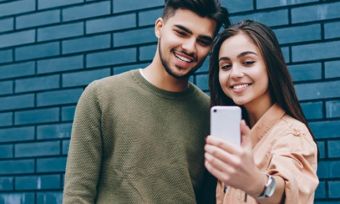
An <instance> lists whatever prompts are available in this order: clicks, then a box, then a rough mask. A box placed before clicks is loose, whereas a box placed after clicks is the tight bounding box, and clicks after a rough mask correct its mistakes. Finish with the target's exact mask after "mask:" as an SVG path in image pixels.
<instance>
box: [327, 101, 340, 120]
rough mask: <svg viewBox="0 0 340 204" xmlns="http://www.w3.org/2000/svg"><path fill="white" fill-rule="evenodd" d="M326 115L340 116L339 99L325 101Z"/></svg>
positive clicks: (329, 116)
mask: <svg viewBox="0 0 340 204" xmlns="http://www.w3.org/2000/svg"><path fill="white" fill-rule="evenodd" d="M326 116H327V118H336V117H340V101H327V102H326Z"/></svg>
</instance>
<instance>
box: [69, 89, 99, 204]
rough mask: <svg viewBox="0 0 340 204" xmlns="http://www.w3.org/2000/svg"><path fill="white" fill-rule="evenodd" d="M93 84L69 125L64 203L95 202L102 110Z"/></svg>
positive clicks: (82, 98)
mask: <svg viewBox="0 0 340 204" xmlns="http://www.w3.org/2000/svg"><path fill="white" fill-rule="evenodd" d="M98 98H99V97H98V92H97V91H96V83H95V82H93V83H91V84H90V85H89V86H88V87H87V88H86V89H85V91H84V92H83V94H82V95H81V97H80V99H79V102H78V105H77V108H76V113H75V118H74V122H73V126H72V135H71V141H70V146H69V152H68V157H67V164H66V172H65V185H64V193H63V194H64V195H63V203H64V204H68V203H94V202H95V198H96V195H97V183H98V177H99V172H100V168H101V158H102V138H101V110H100V105H99V100H98Z"/></svg>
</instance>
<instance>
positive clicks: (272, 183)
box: [264, 176, 276, 197]
mask: <svg viewBox="0 0 340 204" xmlns="http://www.w3.org/2000/svg"><path fill="white" fill-rule="evenodd" d="M268 179H269V181H268V185H267V186H266V189H265V192H264V196H265V197H271V196H272V195H273V194H274V192H275V187H276V182H275V179H274V177H272V176H269V178H268Z"/></svg>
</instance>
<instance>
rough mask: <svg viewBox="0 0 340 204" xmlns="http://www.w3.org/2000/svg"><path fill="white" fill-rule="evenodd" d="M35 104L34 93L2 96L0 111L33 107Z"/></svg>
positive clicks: (0, 98)
mask: <svg viewBox="0 0 340 204" xmlns="http://www.w3.org/2000/svg"><path fill="white" fill-rule="evenodd" d="M33 106H34V95H33V94H26V95H18V96H7V97H0V111H2V110H14V109H21V108H31V107H33Z"/></svg>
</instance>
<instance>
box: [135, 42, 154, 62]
mask: <svg viewBox="0 0 340 204" xmlns="http://www.w3.org/2000/svg"><path fill="white" fill-rule="evenodd" d="M156 49H157V45H148V46H143V47H140V48H139V53H140V54H139V60H141V61H143V60H152V59H153V57H154V56H155V53H156Z"/></svg>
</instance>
